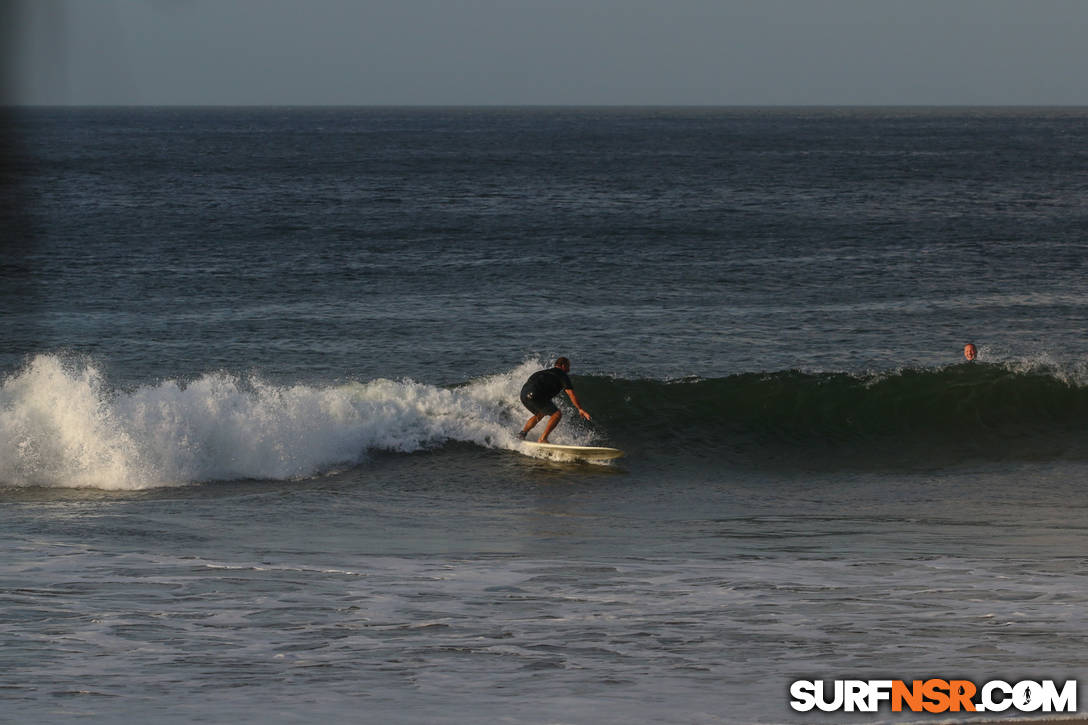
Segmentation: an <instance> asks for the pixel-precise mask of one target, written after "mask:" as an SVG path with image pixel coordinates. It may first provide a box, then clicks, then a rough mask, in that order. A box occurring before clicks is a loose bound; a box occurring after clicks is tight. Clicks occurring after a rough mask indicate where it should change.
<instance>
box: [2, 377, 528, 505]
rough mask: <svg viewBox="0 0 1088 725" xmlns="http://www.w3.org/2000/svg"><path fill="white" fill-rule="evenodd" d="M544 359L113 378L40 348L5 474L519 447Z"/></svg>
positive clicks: (101, 475) (7, 417)
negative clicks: (299, 376)
mask: <svg viewBox="0 0 1088 725" xmlns="http://www.w3.org/2000/svg"><path fill="white" fill-rule="evenodd" d="M540 367H541V365H540V363H539V362H538V361H534V360H527V361H526V362H524V363H522V364H521V365H519V366H518V367H517V368H515V369H513V370H511V371H509V372H507V373H503V374H499V375H494V376H489V377H485V378H481V379H479V380H476V381H473V382H471V383H469V384H468V385H465V386H462V387H458V388H454V389H447V388H441V387H437V386H433V385H426V384H423V383H417V382H413V381H410V380H404V381H393V380H384V379H379V380H373V381H370V382H367V383H348V384H343V385H333V386H309V385H292V386H277V385H271V384H268V383H266V382H263V381H261V380H259V379H252V378H250V379H240V378H237V377H235V376H232V375H227V374H224V373H214V374H208V375H205V376H203V377H201V378H199V379H198V380H196V381H194V382H191V383H189V384H187V385H181V384H179V383H177V382H174V381H165V382H161V383H159V384H157V385H153V386H145V387H141V388H138V389H137V390H135V391H132V392H122V391H112V390H111V389H110V388H109V386H108V385H107V384H106V382H105V381H104V380H103V377H102V375H101V374H100V372H99V371H98V370H97V369H96V368H95V367H94V366H93V365H92V364H88V363H70V362H66V361H64V360H62V359H61V358H59V357H57V356H53V355H40V356H38V357H36V358H34V359H33V360H32V361H31V362H30V363H29V364H28V365H27V366H26V367H25V368H24V369H22V370H20V371H19V372H17V373H16V374H14V375H12V376H10V377H9V378H7V379H6V380H4V381H3V383H2V385H0V485H7V486H11V485H17V486H18V485H23V486H26V485H33V486H61V487H93V488H102V489H138V488H147V487H154V486H167V485H178V484H184V483H190V482H195V481H210V480H234V479H243V478H256V479H263V478H267V479H291V478H302V477H307V476H313V475H318V474H320V473H322V472H325V471H329V470H332V469H333V468H335V467H338V466H343V465H355V464H358V463H360V462H362V461H364V460H365V459H366V456H367V451H369V450H373V449H380V450H388V451H401V452H411V451H417V450H421V449H425V448H431V447H435V446H439V445H442V444H444V443H446V442H449V441H463V442H470V443H475V444H478V445H480V446H486V447H493V448H509V449H515V448H517V446H518V441H517V439H516V438H515V436H514V433H515V432H516V430H517V428H518V427H519V426H520V425H521V423H522V415H523V412H524V411H522V410H521V407H520V404H518V402H517V394H518V391H519V389H520V387H521V384H522V383H523V382H524V380H525V379H526V378H527V377H528V375H529V374H530V373H532V372H533V371H534V370H536V369H539V368H540Z"/></svg>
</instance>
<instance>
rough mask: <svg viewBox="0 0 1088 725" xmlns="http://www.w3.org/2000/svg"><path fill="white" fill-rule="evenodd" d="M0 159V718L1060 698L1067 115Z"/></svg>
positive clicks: (36, 137)
mask: <svg viewBox="0 0 1088 725" xmlns="http://www.w3.org/2000/svg"><path fill="white" fill-rule="evenodd" d="M3 124H4V127H5V128H4V138H5V139H6V141H7V147H8V148H9V153H8V154H7V156H8V159H7V162H6V163H5V165H4V169H3V172H4V181H5V197H6V199H5V201H6V202H8V203H7V204H5V207H4V209H5V220H4V221H5V230H4V232H3V236H4V238H3V259H0V377H2V382H0V532H2V533H0V537H2V539H3V541H4V545H5V550H6V551H7V554H6V555H5V557H4V558H3V560H2V562H0V606H2V609H0V611H2V612H3V613H2V614H0V643H2V644H3V646H2V647H0V713H3V712H5V711H6V712H9V713H12V717H13V718H15V721H20V720H26V719H28V718H31V717H33V718H34V719H36V720H38V721H66V720H69V719H75V718H83V719H89V720H91V721H100V722H119V721H121V720H128V719H131V718H132V717H133V716H138V717H143V718H146V719H153V720H156V721H177V722H188V721H192V720H200V719H204V720H209V721H226V720H231V721H251V722H269V721H283V722H295V721H307V722H309V721H312V720H313V719H314V718H315V717H317V716H321V717H325V718H326V719H331V720H333V721H341V722H348V721H351V722H357V721H359V720H360V718H362V719H363V720H364V721H373V722H420V723H424V722H428V723H429V722H479V721H489V720H496V719H500V718H504V717H505V718H508V719H509V720H510V721H511V722H517V723H544V722H572V723H582V722H602V721H603V722H631V721H642V722H676V723H681V722H683V723H689V722H729V723H734V722H735V723H748V722H784V721H791V722H792V721H797V722H803V721H807V720H811V719H813V717H812V716H811V715H809V716H803V715H801V714H799V713H793V712H791V711H790V710H789V708H788V697H787V696H786V692H787V689H788V683H789V682H790V681H792V680H793V679H797V678H799V677H812V676H824V677H827V678H828V679H835V678H843V677H861V678H865V679H868V678H871V677H877V676H894V677H902V678H904V679H915V678H922V679H925V678H927V677H930V676H946V677H962V676H971V677H977V678H979V679H980V680H983V681H984V680H986V679H996V678H1004V679H1017V678H1019V677H1022V676H1024V677H1026V676H1034V677H1050V678H1065V679H1072V678H1075V677H1077V676H1078V675H1084V674H1085V673H1086V672H1088V664H1086V663H1088V660H1086V658H1085V656H1084V652H1085V651H1088V648H1086V644H1088V643H1086V642H1085V638H1084V631H1085V624H1086V622H1085V615H1084V612H1085V605H1086V604H1088V526H1086V525H1085V524H1084V515H1085V512H1086V509H1088V504H1086V498H1085V492H1086V486H1088V467H1086V465H1085V464H1086V463H1088V439H1086V432H1088V336H1086V334H1085V333H1086V331H1088V283H1086V282H1085V277H1084V271H1085V262H1086V260H1088V112H1085V111H1084V110H1083V109H562V108H561V109H546V108H540V109H116V108H102V109H23V110H18V111H16V112H14V113H12V114H9V115H8V116H7V117H5V118H4V119H3ZM966 342H974V343H976V344H977V345H978V346H979V348H980V350H981V356H980V359H979V360H978V361H977V362H975V363H972V364H966V363H965V362H964V361H963V357H962V348H963V345H964V344H965V343H966ZM556 355H566V356H568V357H570V358H571V359H572V360H573V362H574V369H573V371H572V372H573V377H574V382H575V387H576V389H577V390H578V394H579V398H580V401H581V402H582V403H583V405H584V406H585V407H586V408H587V409H588V410H589V411H590V412H591V413H592V414H593V416H594V420H593V422H592V423H585V422H575V421H574V418H575V417H576V416H573V415H568V416H567V417H566V419H565V420H564V422H563V423H562V424H561V427H560V429H559V431H558V432H557V433H556V435H555V436H554V437H553V438H554V439H555V440H559V441H567V442H578V443H594V442H597V443H604V444H609V445H616V446H619V447H621V448H623V449H624V450H625V451H626V452H627V455H626V456H625V457H624V458H623V459H621V461H620V462H619V463H617V464H614V465H609V466H600V465H597V466H594V465H588V464H563V463H556V462H552V461H546V460H540V459H535V458H530V457H527V456H525V455H521V454H519V452H518V450H519V445H518V443H517V441H516V439H515V438H514V437H513V434H514V432H515V431H516V430H517V429H518V428H519V427H520V425H521V424H522V422H523V421H524V418H525V417H526V416H527V413H526V412H525V411H523V410H522V409H521V408H520V405H519V403H518V402H517V391H518V388H519V387H520V385H521V383H522V382H523V381H524V379H525V377H527V376H528V374H530V373H531V372H533V371H534V370H536V369H538V368H540V367H542V366H544V365H546V364H550V361H551V360H552V359H554V357H555V356H556ZM567 410H568V413H569V408H568V409H567ZM360 713H362V715H360ZM0 717H4V715H3V714H0ZM889 718H890V714H889V713H884V719H889ZM873 719H874V718H873V717H872V716H869V717H867V718H866V717H861V718H859V720H860V721H872V720H873Z"/></svg>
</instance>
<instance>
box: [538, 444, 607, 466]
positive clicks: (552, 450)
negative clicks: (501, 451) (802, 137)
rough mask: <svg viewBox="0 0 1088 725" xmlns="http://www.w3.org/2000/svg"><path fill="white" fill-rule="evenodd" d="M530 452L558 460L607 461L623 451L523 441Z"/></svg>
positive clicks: (599, 447)
mask: <svg viewBox="0 0 1088 725" xmlns="http://www.w3.org/2000/svg"><path fill="white" fill-rule="evenodd" d="M525 445H526V446H528V447H529V452H530V453H532V454H536V453H538V452H539V453H542V454H544V455H545V456H547V457H548V458H554V459H555V460H558V461H609V460H612V459H613V458H619V457H620V456H622V455H623V451H621V450H620V449H619V448H603V447H601V446H565V445H562V444H560V443H537V442H535V441H525Z"/></svg>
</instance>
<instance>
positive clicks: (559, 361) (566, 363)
mask: <svg viewBox="0 0 1088 725" xmlns="http://www.w3.org/2000/svg"><path fill="white" fill-rule="evenodd" d="M555 367H557V368H559V369H560V370H562V371H563V372H565V373H569V372H570V360H568V359H566V358H565V357H557V358H556V359H555Z"/></svg>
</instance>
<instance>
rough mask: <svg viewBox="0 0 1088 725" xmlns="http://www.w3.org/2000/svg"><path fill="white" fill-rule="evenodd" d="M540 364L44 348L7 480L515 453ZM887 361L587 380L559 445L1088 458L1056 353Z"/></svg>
mask: <svg viewBox="0 0 1088 725" xmlns="http://www.w3.org/2000/svg"><path fill="white" fill-rule="evenodd" d="M538 367H539V362H538V361H527V362H525V363H523V364H522V365H520V366H518V367H516V368H514V369H512V370H510V371H508V372H506V373H502V374H498V375H493V376H489V377H485V378H481V379H478V380H474V381H471V382H468V383H466V384H464V385H459V386H455V387H452V388H445V387H439V386H434V385H428V384H424V383H417V382H413V381H410V380H402V381H392V380H373V381H370V382H366V383H359V382H349V383H343V384H330V385H325V386H316V385H293V386H292V385H287V386H284V385H272V384H269V383H266V382H263V381H261V380H260V379H256V378H239V377H236V376H232V375H228V374H225V373H212V374H207V375H205V376H203V377H201V378H199V379H197V380H194V381H192V382H189V383H187V384H184V385H182V384H179V383H177V382H174V381H164V382H160V383H158V384H155V385H147V386H142V387H140V388H138V389H136V390H132V391H118V390H113V389H111V388H110V386H109V384H108V382H107V381H106V380H104V379H103V377H102V375H101V374H100V373H99V372H98V370H97V369H96V368H95V366H94V365H93V364H90V363H87V362H73V361H70V360H65V359H63V358H61V357H59V356H54V355H41V356H38V357H36V358H34V359H33V360H31V361H30V362H28V364H27V365H26V366H25V367H24V368H23V369H21V370H19V371H18V372H16V373H14V374H12V375H10V376H8V377H7V378H6V379H5V380H3V381H2V383H0V485H3V486H62V487H93V488H102V489H135V488H146V487H155V486H168V485H178V484H184V483H191V482H198V481H213V480H234V479H292V478H306V477H310V476H314V475H320V474H322V473H326V472H329V471H332V470H336V469H338V468H343V467H350V466H355V465H359V464H362V463H364V462H365V461H366V459H367V456H368V454H369V452H371V451H375V450H383V451H398V452H406V453H410V452H413V451H418V450H423V449H431V448H437V447H440V446H442V445H444V444H446V443H449V442H466V443H472V444H476V445H478V446H480V447H481V448H505V449H514V448H516V447H517V446H518V442H517V441H516V439H515V438H514V433H515V432H516V430H517V429H518V428H519V427H520V425H521V423H522V422H523V420H524V417H525V415H526V414H525V412H524V411H523V410H522V409H521V407H520V405H519V404H518V403H517V391H518V389H519V388H520V386H521V383H522V381H524V379H525V378H526V377H527V375H528V374H529V373H530V372H532V371H533V370H535V369H537V368H538ZM1022 367H1023V369H1016V368H1015V366H1006V365H986V364H974V365H955V366H950V367H946V368H942V369H932V370H914V369H906V370H900V371H892V372H886V373H880V374H869V375H852V374H845V373H802V372H796V371H786V372H774V373H747V374H741V375H734V376H730V377H725V378H717V379H709V380H701V379H693V380H682V381H674V382H665V381H655V380H624V379H614V378H606V377H598V376H577V377H576V379H575V380H576V385H577V387H578V391H579V394H580V399H581V401H582V402H583V404H584V405H586V407H587V408H589V410H590V411H591V412H592V413H593V415H594V423H593V424H592V425H590V424H585V423H582V422H580V421H574V420H573V417H571V418H570V419H569V420H570V422H568V423H566V424H564V427H563V428H562V429H561V432H560V433H559V434H557V435H556V436H555V440H560V441H561V442H576V443H593V442H601V443H610V444H614V445H619V446H620V447H623V448H624V449H626V450H627V451H628V453H629V456H630V457H629V459H628V460H629V461H630V460H632V459H633V460H637V459H639V458H640V457H642V458H651V459H658V460H660V459H667V460H672V461H676V460H677V459H679V461H677V462H678V463H681V464H682V463H683V462H684V459H687V458H690V459H691V460H692V461H703V462H706V461H710V462H712V463H713V464H715V465H719V464H725V465H731V464H735V465H740V466H757V467H763V466H767V467H783V466H784V467H799V466H800V467H808V466H832V467H841V466H852V465H860V466H866V467H871V466H877V467H881V466H894V467H901V466H932V465H944V464H950V463H957V462H961V461H964V460H968V459H981V460H1012V459H1015V460H1032V459H1057V458H1068V459H1076V460H1088V440H1086V439H1088V387H1086V386H1085V385H1084V384H1082V383H1081V382H1080V379H1079V377H1078V376H1075V375H1069V374H1065V373H1059V372H1058V371H1055V370H1051V369H1047V368H1045V367H1042V366H1030V365H1025V366H1022Z"/></svg>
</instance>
